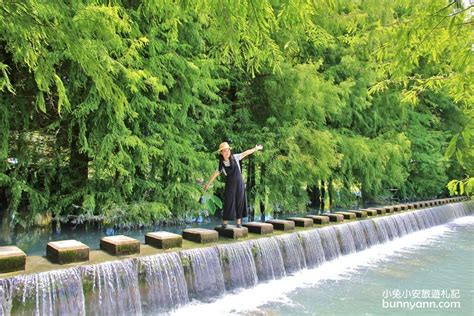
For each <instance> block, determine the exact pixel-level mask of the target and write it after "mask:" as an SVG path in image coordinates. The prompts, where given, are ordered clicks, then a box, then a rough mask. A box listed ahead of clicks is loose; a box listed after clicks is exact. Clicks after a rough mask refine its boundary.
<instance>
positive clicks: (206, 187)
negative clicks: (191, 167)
mask: <svg viewBox="0 0 474 316" xmlns="http://www.w3.org/2000/svg"><path fill="white" fill-rule="evenodd" d="M218 175H219V171H217V170H216V171H214V173H213V174H212V175H211V177H210V178H209V180H208V181H207V183H206V184H205V185H204V186H203V189H204V190H206V191H207V189H209V186H210V185H211V184H212V182H214V180H215V179H216V178H217V176H218Z"/></svg>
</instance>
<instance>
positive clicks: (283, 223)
mask: <svg viewBox="0 0 474 316" xmlns="http://www.w3.org/2000/svg"><path fill="white" fill-rule="evenodd" d="M267 223H269V224H272V225H273V229H277V230H283V231H289V230H294V229H295V222H293V221H288V220H284V219H271V220H268V221H267Z"/></svg>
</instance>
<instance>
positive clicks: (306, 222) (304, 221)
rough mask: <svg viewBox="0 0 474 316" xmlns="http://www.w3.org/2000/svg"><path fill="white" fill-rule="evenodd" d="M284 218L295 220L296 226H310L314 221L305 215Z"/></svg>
mask: <svg viewBox="0 0 474 316" xmlns="http://www.w3.org/2000/svg"><path fill="white" fill-rule="evenodd" d="M286 220H288V221H292V222H295V226H298V227H312V226H313V223H314V221H313V220H312V219H311V218H305V217H288V218H287V219H286Z"/></svg>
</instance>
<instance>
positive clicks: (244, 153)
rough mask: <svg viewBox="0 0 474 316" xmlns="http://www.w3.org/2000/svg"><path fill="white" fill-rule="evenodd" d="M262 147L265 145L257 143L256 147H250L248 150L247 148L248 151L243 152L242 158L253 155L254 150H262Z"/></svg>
mask: <svg viewBox="0 0 474 316" xmlns="http://www.w3.org/2000/svg"><path fill="white" fill-rule="evenodd" d="M262 149H263V146H262V145H257V146H255V147H254V148H251V149H248V150H246V151H244V152H243V153H241V154H240V159H244V158H245V157H247V156H248V155H251V154H253V153H254V152H256V151H259V150H262Z"/></svg>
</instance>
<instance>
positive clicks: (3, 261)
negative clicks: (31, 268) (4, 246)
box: [0, 256, 26, 273]
mask: <svg viewBox="0 0 474 316" xmlns="http://www.w3.org/2000/svg"><path fill="white" fill-rule="evenodd" d="M25 265H26V256H12V257H4V258H0V273H9V272H15V271H23V270H25Z"/></svg>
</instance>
